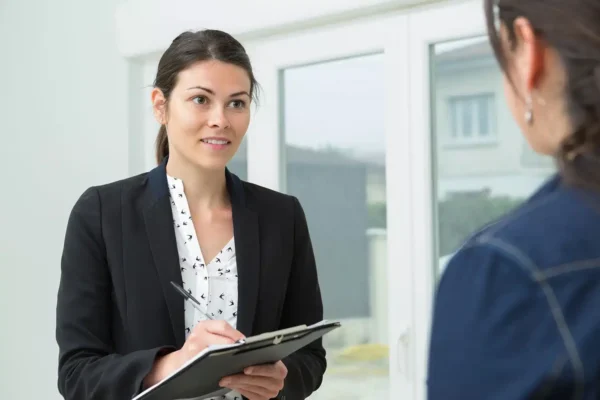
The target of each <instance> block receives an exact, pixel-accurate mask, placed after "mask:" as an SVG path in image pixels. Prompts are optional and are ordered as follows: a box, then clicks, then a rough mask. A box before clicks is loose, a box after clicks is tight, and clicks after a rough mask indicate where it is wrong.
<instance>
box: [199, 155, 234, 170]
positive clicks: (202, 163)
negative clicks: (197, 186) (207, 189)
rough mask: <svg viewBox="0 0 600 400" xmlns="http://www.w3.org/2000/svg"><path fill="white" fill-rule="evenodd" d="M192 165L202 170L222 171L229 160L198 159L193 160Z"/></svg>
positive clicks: (218, 158)
mask: <svg viewBox="0 0 600 400" xmlns="http://www.w3.org/2000/svg"><path fill="white" fill-rule="evenodd" d="M192 162H193V164H194V165H195V166H196V167H198V168H200V169H203V170H207V171H219V170H224V169H225V167H226V166H227V163H228V162H229V158H225V157H198V156H196V157H195V158H194V159H193V161H192Z"/></svg>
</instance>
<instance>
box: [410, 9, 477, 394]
mask: <svg viewBox="0 0 600 400" xmlns="http://www.w3.org/2000/svg"><path fill="white" fill-rule="evenodd" d="M465 21H468V23H465ZM433 27H435V29H433ZM485 29H486V27H485V20H484V14H483V7H482V4H481V1H480V0H468V1H461V2H453V3H450V4H445V5H436V6H430V7H422V8H420V9H418V10H415V11H413V12H411V13H409V14H408V35H409V37H410V43H409V52H408V60H409V76H410V108H409V109H410V111H409V115H410V116H411V118H410V133H411V135H410V137H411V139H412V140H410V141H409V142H408V143H407V145H408V147H409V148H410V155H411V160H410V163H411V166H412V169H413V170H412V171H413V172H412V175H411V178H412V179H411V186H410V188H409V190H407V193H408V194H409V195H410V196H411V199H412V201H411V204H412V206H411V214H412V218H411V221H412V227H411V232H412V235H413V249H412V251H413V257H412V263H413V265H414V266H415V268H414V269H413V274H414V275H413V291H414V296H413V301H414V327H415V334H414V340H415V351H416V357H415V369H416V371H417V376H416V381H415V382H416V383H417V384H416V392H415V397H414V399H425V398H426V393H427V392H426V378H427V376H426V374H427V359H428V347H429V334H430V325H431V313H432V303H433V296H434V288H435V282H436V272H435V267H436V266H437V258H438V254H437V250H436V236H437V232H436V223H435V215H434V210H435V208H434V207H436V205H435V203H434V201H435V196H434V195H435V193H436V191H435V187H434V184H435V180H434V178H435V176H434V172H435V170H434V165H433V162H434V161H435V160H434V159H433V154H434V153H433V149H434V148H435V147H434V146H435V143H433V141H432V125H431V120H432V104H433V103H432V99H431V68H430V62H431V53H430V52H431V46H432V45H435V44H436V43H440V42H445V41H449V40H456V39H462V38H466V37H470V36H477V35H484V34H485V33H486V30H485Z"/></svg>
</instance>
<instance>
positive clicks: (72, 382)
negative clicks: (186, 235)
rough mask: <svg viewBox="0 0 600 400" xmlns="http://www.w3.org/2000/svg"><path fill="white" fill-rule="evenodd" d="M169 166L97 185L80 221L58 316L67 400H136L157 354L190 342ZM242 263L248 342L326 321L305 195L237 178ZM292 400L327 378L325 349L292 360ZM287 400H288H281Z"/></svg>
mask: <svg viewBox="0 0 600 400" xmlns="http://www.w3.org/2000/svg"><path fill="white" fill-rule="evenodd" d="M165 167H166V161H165V162H163V163H162V164H161V165H159V166H158V167H156V168H155V169H153V170H152V171H150V172H148V173H144V174H141V175H138V176H135V177H132V178H128V179H125V180H121V181H118V182H114V183H110V184H107V185H103V186H98V187H91V188H89V189H88V190H86V191H85V193H83V194H82V196H81V197H80V198H79V199H78V201H77V202H76V204H75V206H74V207H73V210H72V212H71V215H70V217H69V221H68V225H67V231H66V237H65V243H64V250H63V256H62V266H61V279H60V287H59V290H58V302H57V311H56V340H57V342H58V346H59V353H60V354H59V369H58V388H59V391H60V393H61V394H62V395H63V397H64V398H65V399H66V400H100V399H102V400H121V399H122V400H130V399H131V398H132V397H133V396H135V395H136V394H138V393H139V392H140V391H141V388H142V381H143V379H144V377H145V376H146V375H147V374H148V372H149V371H150V369H151V368H152V365H153V362H154V360H155V358H156V356H157V355H158V354H161V353H162V352H165V351H170V350H176V349H179V348H181V346H182V345H183V344H184V341H185V332H184V330H185V327H184V311H183V300H182V297H181V296H180V294H178V293H177V292H176V291H175V290H174V289H173V287H171V286H170V283H169V282H170V281H175V282H178V283H179V284H181V272H180V270H179V256H178V253H177V247H176V241H175V233H174V230H173V218H172V214H171V206H170V203H169V196H168V193H169V191H168V186H167V178H166V168H165ZM226 178H227V179H226V180H227V189H228V192H229V194H230V197H231V203H232V209H233V228H234V237H235V241H236V250H237V263H238V296H239V299H238V305H239V306H238V320H237V321H238V322H237V329H238V330H240V331H241V332H242V333H243V334H245V335H247V336H249V335H254V334H259V333H263V332H267V331H272V330H276V329H280V328H285V327H290V326H294V325H299V324H311V323H315V322H318V321H320V320H321V319H322V318H323V306H322V301H321V293H320V288H319V283H318V279H317V270H316V266H315V259H314V254H313V249H312V245H311V240H310V236H309V233H308V228H307V224H306V219H305V215H304V212H303V210H302V207H301V206H300V204H299V202H298V200H297V199H296V198H295V197H292V196H289V195H285V194H282V193H278V192H275V191H272V190H269V189H266V188H262V187H260V186H257V185H253V184H251V183H248V182H244V181H241V180H240V179H239V178H238V177H237V176H235V175H234V174H232V173H230V172H229V171H226ZM283 362H284V364H285V365H286V367H287V368H288V371H289V372H288V376H287V378H286V380H285V387H284V390H283V394H284V395H285V398H286V399H287V400H296V399H304V398H306V397H308V396H309V395H310V394H311V393H312V392H313V391H314V390H316V389H317V388H318V387H319V386H320V385H321V381H322V377H323V374H324V372H325V369H326V361H325V350H324V349H323V346H322V342H321V341H320V340H318V341H316V342H314V343H312V344H311V345H309V346H307V347H306V348H304V349H303V350H301V351H299V352H297V353H296V354H293V355H291V356H290V357H288V358H287V359H284V360H283ZM282 397H283V396H282Z"/></svg>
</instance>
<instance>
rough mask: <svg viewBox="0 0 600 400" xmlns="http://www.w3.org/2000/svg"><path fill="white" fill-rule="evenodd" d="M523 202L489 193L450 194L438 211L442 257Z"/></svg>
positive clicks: (440, 203) (485, 191)
mask: <svg viewBox="0 0 600 400" xmlns="http://www.w3.org/2000/svg"><path fill="white" fill-rule="evenodd" d="M522 201H523V199H519V198H511V197H508V196H493V197H492V196H490V193H489V191H488V190H482V191H477V192H457V193H453V194H450V195H449V196H447V198H446V199H444V200H443V201H440V202H439V207H438V221H439V247H440V255H445V254H449V253H452V252H454V251H455V250H456V249H457V248H458V247H459V246H460V245H461V244H462V242H463V241H464V240H465V239H467V238H468V237H469V236H470V235H471V234H473V233H475V232H476V231H477V230H479V229H480V228H482V227H483V226H484V225H486V224H488V223H490V222H492V221H494V220H496V219H498V218H499V217H501V216H503V215H505V214H506V213H508V212H509V211H511V210H513V209H514V208H515V207H517V206H518V205H519V204H521V202H522Z"/></svg>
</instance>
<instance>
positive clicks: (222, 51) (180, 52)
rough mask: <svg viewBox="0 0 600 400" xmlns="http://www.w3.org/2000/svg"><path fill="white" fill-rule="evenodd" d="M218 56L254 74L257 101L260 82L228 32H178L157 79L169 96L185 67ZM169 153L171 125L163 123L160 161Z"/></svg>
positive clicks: (252, 90) (252, 91) (253, 91)
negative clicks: (169, 127)
mask: <svg viewBox="0 0 600 400" xmlns="http://www.w3.org/2000/svg"><path fill="white" fill-rule="evenodd" d="M208 60H217V61H222V62H225V63H228V64H233V65H237V66H238V67H241V68H243V69H244V70H245V71H246V72H247V73H248V76H249V77H250V94H251V96H252V98H253V99H254V100H255V101H256V91H257V86H258V83H257V82H256V79H255V78H254V73H253V71H252V65H251V64H250V59H249V57H248V54H247V53H246V50H245V49H244V47H243V46H242V44H241V43H240V42H238V41H237V40H236V39H235V38H233V37H232V36H231V35H229V34H228V33H225V32H222V31H218V30H210V29H207V30H202V31H197V32H184V33H182V34H181V35H179V36H177V37H176V38H175V39H174V40H173V42H172V43H171V46H169V48H168V49H167V50H166V51H165V53H164V54H163V55H162V57H161V59H160V61H159V63H158V70H157V72H156V79H155V80H154V87H155V88H158V89H160V90H161V91H162V92H163V95H164V96H165V99H166V100H167V104H168V100H169V97H170V96H171V92H172V90H173V88H174V87H175V85H176V83H177V77H178V75H179V73H180V72H181V71H183V70H184V69H186V68H188V67H190V66H191V65H192V64H195V63H197V62H200V61H208ZM168 155H169V140H168V137H167V129H166V127H165V126H164V125H162V126H161V127H160V129H159V131H158V136H157V137H156V161H157V162H158V163H161V162H162V160H163V159H164V158H165V157H166V156H168Z"/></svg>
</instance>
